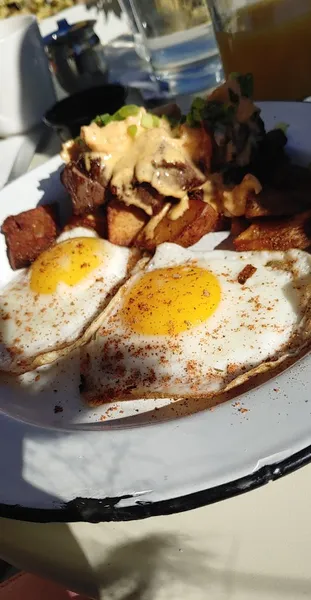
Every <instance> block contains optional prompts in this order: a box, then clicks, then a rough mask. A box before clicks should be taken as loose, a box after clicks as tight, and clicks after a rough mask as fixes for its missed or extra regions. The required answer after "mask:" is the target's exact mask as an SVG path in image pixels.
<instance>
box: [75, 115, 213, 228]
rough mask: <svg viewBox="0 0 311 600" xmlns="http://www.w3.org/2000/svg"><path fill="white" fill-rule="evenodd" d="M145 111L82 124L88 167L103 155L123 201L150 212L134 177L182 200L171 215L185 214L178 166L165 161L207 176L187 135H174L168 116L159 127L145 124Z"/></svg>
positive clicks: (105, 174)
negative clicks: (102, 123) (101, 123)
mask: <svg viewBox="0 0 311 600" xmlns="http://www.w3.org/2000/svg"><path fill="white" fill-rule="evenodd" d="M145 114H146V110H145V109H144V108H141V109H140V110H139V112H138V114H137V115H135V116H131V117H127V118H126V119H124V120H123V121H112V122H110V123H108V124H107V125H106V126H105V127H98V125H96V123H92V124H91V125H89V126H88V127H82V129H81V137H82V139H83V140H84V142H85V143H86V144H87V146H88V147H89V148H90V152H88V153H87V154H86V155H85V161H86V168H88V166H89V168H90V160H91V159H92V158H100V160H101V162H102V165H103V177H104V178H105V179H106V180H107V181H110V183H111V186H112V187H114V188H115V191H116V193H117V195H118V196H120V197H121V198H122V201H123V202H124V203H125V204H127V205H131V204H132V205H135V206H138V207H139V208H142V209H143V210H145V212H146V213H147V214H149V215H150V216H152V214H153V213H152V208H151V207H150V206H148V205H146V204H145V203H144V202H143V201H142V200H141V198H139V197H138V195H137V193H136V190H135V188H133V181H135V180H136V181H138V182H139V183H143V182H146V183H149V184H150V185H151V186H152V187H153V188H155V189H156V190H157V191H158V192H159V194H162V195H163V196H172V197H174V198H177V199H180V200H182V204H181V206H180V208H179V210H178V213H173V214H172V217H171V218H178V217H177V216H174V214H178V215H181V214H183V212H184V211H185V210H186V209H187V206H188V203H187V201H186V200H185V199H184V197H185V189H184V187H183V185H182V183H181V179H180V178H179V177H178V173H176V168H174V169H173V170H172V169H170V168H165V164H166V163H170V164H172V165H178V164H186V165H187V166H188V167H190V168H191V169H192V171H193V173H194V175H195V176H196V177H197V178H198V179H199V180H201V181H202V183H203V181H204V179H205V177H204V175H203V174H202V172H201V171H200V170H199V169H198V168H197V167H196V165H195V163H194V162H193V158H192V152H191V147H190V146H189V143H188V139H186V137H185V136H183V137H181V138H176V137H174V134H173V132H172V130H171V128H170V125H169V123H168V121H167V120H166V119H160V124H159V127H152V128H151V129H146V128H144V127H143V126H142V124H141V122H142V118H143V116H144V115H145ZM130 125H136V127H137V133H136V136H135V137H134V138H133V137H131V136H130V135H129V134H128V127H129V126H130ZM181 175H182V172H181Z"/></svg>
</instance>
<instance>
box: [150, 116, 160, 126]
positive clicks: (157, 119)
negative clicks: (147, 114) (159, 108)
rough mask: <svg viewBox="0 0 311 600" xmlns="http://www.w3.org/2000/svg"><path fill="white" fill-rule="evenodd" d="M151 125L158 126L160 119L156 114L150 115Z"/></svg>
mask: <svg viewBox="0 0 311 600" xmlns="http://www.w3.org/2000/svg"><path fill="white" fill-rule="evenodd" d="M152 122H153V127H160V122H161V121H160V119H159V117H157V115H152Z"/></svg>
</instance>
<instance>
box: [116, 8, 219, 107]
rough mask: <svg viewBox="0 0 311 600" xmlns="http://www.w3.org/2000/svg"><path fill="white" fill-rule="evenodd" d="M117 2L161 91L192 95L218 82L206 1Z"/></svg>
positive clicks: (217, 67) (213, 38)
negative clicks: (144, 53) (142, 48)
mask: <svg viewBox="0 0 311 600" xmlns="http://www.w3.org/2000/svg"><path fill="white" fill-rule="evenodd" d="M119 1H120V5H121V7H122V9H123V10H124V11H125V12H126V14H127V16H128V19H129V21H130V22H132V23H133V21H134V22H135V24H136V27H137V29H138V32H139V34H140V35H141V38H140V39H141V41H142V42H143V43H144V46H145V50H146V56H145V58H146V60H148V61H149V63H150V65H151V67H152V70H153V72H154V74H155V76H156V78H157V79H158V81H159V82H160V83H161V84H162V89H163V90H164V91H165V90H166V91H168V92H169V93H171V94H172V95H175V94H187V93H194V92H196V91H199V90H204V89H209V88H211V87H214V86H215V85H217V83H219V82H220V81H221V79H222V67H221V62H220V59H219V53H218V48H217V44H216V40H215V37H214V33H213V28H212V24H211V19H210V14H209V10H208V7H207V0H119ZM132 30H133V26H132ZM134 37H135V36H134ZM140 55H141V52H140Z"/></svg>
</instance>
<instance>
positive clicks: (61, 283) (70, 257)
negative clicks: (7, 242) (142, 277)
mask: <svg viewBox="0 0 311 600" xmlns="http://www.w3.org/2000/svg"><path fill="white" fill-rule="evenodd" d="M137 258H138V253H137V252H134V251H132V250H129V249H128V248H121V247H118V246H114V245H113V244H110V243H109V242H108V241H106V240H103V239H100V238H99V237H98V235H97V234H96V233H95V232H94V231H92V230H90V229H86V228H81V227H78V228H75V229H72V230H71V231H67V232H65V233H63V234H62V235H61V236H60V237H59V238H58V240H57V241H56V243H55V244H54V245H53V246H52V247H51V248H49V249H48V250H46V251H45V252H43V253H42V254H41V255H40V256H39V257H38V258H37V259H36V260H35V261H34V263H33V264H32V265H31V267H30V268H29V269H25V270H23V271H22V272H21V273H20V274H19V275H18V276H17V277H16V278H14V279H13V280H12V281H11V282H10V283H9V284H8V285H7V286H6V287H5V288H4V289H3V290H2V291H1V292H0V370H3V371H11V372H15V373H22V372H25V371H27V370H30V369H31V368H33V367H35V366H38V365H40V364H47V363H49V362H52V361H53V360H55V359H56V358H58V357H59V356H60V355H63V354H64V353H66V352H67V351H68V349H69V348H71V347H72V345H73V344H75V343H77V341H80V340H81V341H83V340H85V338H87V335H88V328H89V326H90V325H91V324H92V328H91V332H92V331H93V329H94V327H95V324H93V321H94V319H96V317H97V316H98V314H99V313H101V312H102V310H103V309H104V307H105V306H106V304H107V302H108V300H109V299H110V297H111V295H113V293H115V292H116V289H117V288H118V286H119V285H120V284H121V283H123V282H124V280H125V279H126V278H127V277H128V275H129V273H130V269H131V267H132V266H133V265H134V263H135V262H136V261H137ZM91 332H90V333H91ZM83 336H84V338H83Z"/></svg>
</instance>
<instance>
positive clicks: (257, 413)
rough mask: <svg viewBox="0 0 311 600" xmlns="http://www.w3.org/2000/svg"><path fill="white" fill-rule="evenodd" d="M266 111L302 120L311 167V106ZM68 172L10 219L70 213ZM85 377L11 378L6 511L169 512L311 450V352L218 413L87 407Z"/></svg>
mask: <svg viewBox="0 0 311 600" xmlns="http://www.w3.org/2000/svg"><path fill="white" fill-rule="evenodd" d="M261 106H262V115H263V118H264V120H265V122H266V126H267V129H269V128H272V127H273V126H274V125H275V124H276V123H277V122H280V121H282V122H286V123H289V124H290V128H289V130H288V135H289V142H288V151H289V152H290V153H291V154H292V156H293V157H294V159H295V160H296V161H298V162H300V163H302V164H308V163H309V162H310V161H311V142H310V136H309V129H310V127H309V126H308V124H309V123H310V124H311V106H310V105H309V104H299V103H287V102H283V103H273V102H268V103H262V105H261ZM61 168H62V165H61V161H60V159H59V158H58V157H56V158H54V159H52V160H50V161H49V162H48V163H46V164H45V165H43V166H41V167H39V168H38V169H36V170H34V171H32V172H31V173H29V174H27V175H25V176H24V177H22V178H21V179H19V180H17V181H16V182H14V183H12V184H11V185H9V186H7V187H6V188H5V189H4V190H2V192H1V193H0V222H2V220H3V219H4V218H5V217H6V216H7V215H9V214H12V213H18V212H20V211H21V210H25V209H27V208H30V207H33V206H35V205H36V204H37V203H38V202H42V201H43V202H51V201H55V200H59V201H60V202H61V201H63V206H64V208H66V202H65V195H64V191H63V188H62V186H61V184H60V181H59V172H60V170H61ZM226 235H227V234H223V233H219V234H213V235H212V234H211V235H209V236H205V238H204V239H203V240H201V241H200V243H199V244H198V246H199V247H203V248H206V247H208V248H210V247H212V246H214V245H217V244H218V243H219V242H221V240H222V239H224V237H226ZM0 256H1V271H0V285H2V284H3V283H5V282H6V281H8V279H9V278H10V277H11V276H12V273H11V270H10V267H9V265H8V262H7V258H6V254H5V244H4V239H3V237H2V236H1V239H0ZM78 383H79V377H78V373H77V372H74V369H73V367H70V369H68V367H66V366H64V365H58V366H55V367H53V368H52V369H50V370H48V371H47V372H44V373H42V374H41V377H40V380H39V381H38V382H37V383H36V384H35V385H33V386H31V388H29V387H28V388H27V386H25V388H24V389H23V390H21V389H20V388H17V387H14V386H10V385H7V384H5V383H2V384H1V387H0V412H1V414H0V481H1V486H0V516H1V515H2V516H9V517H13V518H22V519H34V520H38V521H39V520H47V521H52V520H68V521H74V520H90V521H93V520H95V521H96V520H110V519H131V518H140V517H144V516H149V515H153V514H164V513H169V512H174V511H179V510H185V509H188V508H193V507H195V506H199V505H201V504H205V503H208V502H212V501H215V500H218V499H221V498H225V497H228V496H230V495H234V494H237V493H241V492H242V491H246V490H247V489H250V488H252V487H255V486H257V485H260V484H262V483H265V482H267V481H268V480H269V479H272V478H276V477H278V476H280V475H281V474H284V473H286V472H288V471H290V470H291V469H293V468H296V467H297V466H299V465H301V464H303V463H304V462H306V461H307V460H309V459H310V457H311V451H310V448H308V446H309V445H311V398H310V394H309V390H310V386H311V357H310V355H307V356H305V357H304V358H303V359H301V360H300V361H299V362H297V363H296V364H295V365H294V366H292V367H291V368H290V369H288V370H287V371H285V372H283V373H281V374H280V375H278V376H277V377H276V378H275V377H274V378H273V379H270V380H269V381H268V382H266V383H264V384H262V385H260V386H259V387H257V388H254V389H253V390H252V391H249V392H247V393H245V394H243V395H241V396H239V397H238V398H237V397H235V398H234V400H232V399H231V400H230V401H227V402H225V403H223V404H221V405H219V406H217V407H216V408H214V409H213V410H209V404H208V403H207V402H205V403H204V402H202V401H201V402H199V401H191V402H185V401H180V402H176V401H175V402H170V401H169V400H167V401H163V400H162V401H156V402H155V401H152V400H139V401H131V402H124V403H118V404H114V405H112V406H110V407H107V406H105V407H103V406H102V407H100V408H99V409H96V410H93V409H88V408H86V407H85V406H84V405H82V403H81V400H80V398H79V393H78ZM309 400H310V401H309ZM55 407H61V408H62V412H57V411H58V410H59V409H58V408H55ZM156 408H157V410H155V409H156ZM241 409H242V410H241ZM244 409H246V410H244ZM297 453H298V454H297Z"/></svg>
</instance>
